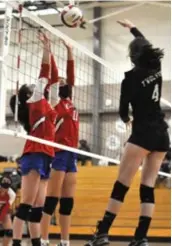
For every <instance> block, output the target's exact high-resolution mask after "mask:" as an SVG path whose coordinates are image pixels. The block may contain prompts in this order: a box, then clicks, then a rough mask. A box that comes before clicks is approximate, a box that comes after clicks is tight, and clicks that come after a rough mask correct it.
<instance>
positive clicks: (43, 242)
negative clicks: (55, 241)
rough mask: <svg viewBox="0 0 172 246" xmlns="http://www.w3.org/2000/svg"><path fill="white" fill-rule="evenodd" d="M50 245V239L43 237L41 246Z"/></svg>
mask: <svg viewBox="0 0 172 246" xmlns="http://www.w3.org/2000/svg"><path fill="white" fill-rule="evenodd" d="M49 245H50V242H49V240H43V239H41V246H49Z"/></svg>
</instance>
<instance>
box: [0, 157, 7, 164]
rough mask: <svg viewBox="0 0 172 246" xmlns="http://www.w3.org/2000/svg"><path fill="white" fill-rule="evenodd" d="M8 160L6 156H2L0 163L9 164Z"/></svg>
mask: <svg viewBox="0 0 172 246" xmlns="http://www.w3.org/2000/svg"><path fill="white" fill-rule="evenodd" d="M7 161H8V158H7V157H6V156H2V155H0V162H7Z"/></svg>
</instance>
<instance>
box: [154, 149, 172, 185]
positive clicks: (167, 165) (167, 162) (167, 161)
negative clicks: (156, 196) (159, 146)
mask: <svg viewBox="0 0 172 246" xmlns="http://www.w3.org/2000/svg"><path fill="white" fill-rule="evenodd" d="M160 171H161V172H164V173H171V149H170V150H169V151H168V152H167V154H166V156H165V158H164V160H163V163H162V165H161V168H160ZM167 180H168V178H167V177H166V176H163V175H158V178H157V181H156V185H157V186H159V185H160V184H162V183H163V184H165V183H166V181H167Z"/></svg>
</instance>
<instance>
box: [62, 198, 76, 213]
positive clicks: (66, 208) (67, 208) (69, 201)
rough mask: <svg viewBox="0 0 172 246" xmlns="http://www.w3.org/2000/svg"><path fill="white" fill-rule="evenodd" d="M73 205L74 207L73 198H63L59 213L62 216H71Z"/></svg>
mask: <svg viewBox="0 0 172 246" xmlns="http://www.w3.org/2000/svg"><path fill="white" fill-rule="evenodd" d="M73 205H74V199H73V198H72V197H67V198H64V197H63V198H61V199H60V208H59V213H60V214H61V215H71V212H72V209H73Z"/></svg>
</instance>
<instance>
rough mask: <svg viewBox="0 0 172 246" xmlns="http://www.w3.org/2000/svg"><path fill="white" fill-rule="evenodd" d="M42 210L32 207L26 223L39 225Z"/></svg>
mask: <svg viewBox="0 0 172 246" xmlns="http://www.w3.org/2000/svg"><path fill="white" fill-rule="evenodd" d="M42 210H43V208H42V207H37V208H34V207H32V208H31V210H30V212H29V216H28V221H29V222H31V223H40V221H41V218H42Z"/></svg>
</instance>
